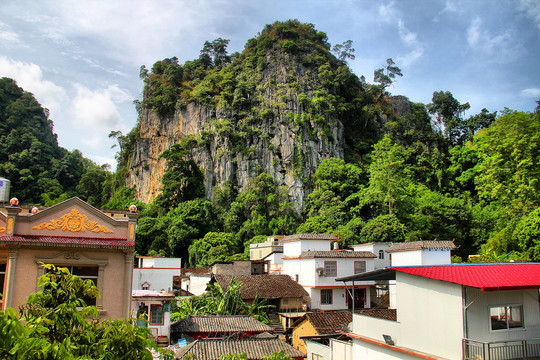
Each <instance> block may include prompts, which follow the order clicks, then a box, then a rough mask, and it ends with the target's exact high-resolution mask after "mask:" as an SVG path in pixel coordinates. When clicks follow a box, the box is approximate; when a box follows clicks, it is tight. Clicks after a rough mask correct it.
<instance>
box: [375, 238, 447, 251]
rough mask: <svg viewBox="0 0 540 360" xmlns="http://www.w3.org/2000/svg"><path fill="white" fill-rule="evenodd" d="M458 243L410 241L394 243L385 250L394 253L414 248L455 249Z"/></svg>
mask: <svg viewBox="0 0 540 360" xmlns="http://www.w3.org/2000/svg"><path fill="white" fill-rule="evenodd" d="M455 248H456V245H455V244H454V242H453V241H446V240H445V241H439V240H430V241H409V242H403V243H394V244H392V245H390V246H389V247H388V249H386V250H385V251H386V252H387V253H393V252H398V251H412V250H428V249H432V250H435V249H448V250H453V249H455Z"/></svg>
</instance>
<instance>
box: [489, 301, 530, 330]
mask: <svg viewBox="0 0 540 360" xmlns="http://www.w3.org/2000/svg"><path fill="white" fill-rule="evenodd" d="M489 316H490V319H491V330H509V329H515V328H522V327H523V306H522V305H511V306H494V307H490V308H489Z"/></svg>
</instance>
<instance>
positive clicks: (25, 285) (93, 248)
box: [0, 198, 138, 318]
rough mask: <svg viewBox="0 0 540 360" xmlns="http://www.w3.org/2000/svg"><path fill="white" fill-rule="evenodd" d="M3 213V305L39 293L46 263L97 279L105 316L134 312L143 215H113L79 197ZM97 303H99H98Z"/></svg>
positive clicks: (15, 304)
mask: <svg viewBox="0 0 540 360" xmlns="http://www.w3.org/2000/svg"><path fill="white" fill-rule="evenodd" d="M3 210H4V211H0V292H1V293H2V294H3V296H2V300H1V302H0V308H1V309H4V308H6V307H13V308H17V307H18V306H19V305H21V304H23V303H24V302H25V301H26V298H27V297H28V295H30V294H31V293H33V292H36V291H37V280H38V278H39V276H41V275H42V274H43V272H44V269H43V267H42V264H47V263H48V264H55V265H59V266H63V267H67V268H68V269H69V270H70V271H71V272H72V273H73V274H75V275H78V276H80V277H81V278H83V279H89V280H91V281H93V282H94V283H95V284H96V286H97V287H98V289H99V291H100V294H101V297H100V298H98V299H95V305H96V306H97V307H98V309H99V310H100V312H101V315H102V317H103V318H107V317H112V318H126V317H128V316H129V314H130V303H131V282H132V272H133V252H134V245H135V229H136V225H137V216H138V214H137V213H136V212H135V211H130V212H129V213H126V214H125V215H124V216H123V217H112V216H109V215H107V214H105V213H103V212H102V211H100V210H98V209H96V208H94V207H92V206H90V205H89V204H87V203H86V202H84V201H82V200H81V199H79V198H71V199H69V200H66V201H64V202H62V203H60V204H57V205H55V206H52V207H50V208H46V209H43V210H41V211H37V209H36V211H34V210H32V211H31V212H30V213H24V212H23V211H21V210H22V209H21V208H20V207H18V206H17V205H9V206H6V207H5V209H3ZM92 304H93V303H92Z"/></svg>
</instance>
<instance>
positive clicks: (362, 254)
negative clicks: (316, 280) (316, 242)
mask: <svg viewBox="0 0 540 360" xmlns="http://www.w3.org/2000/svg"><path fill="white" fill-rule="evenodd" d="M374 257H376V256H375V254H373V253H372V252H371V251H349V250H328V251H320V250H319V251H317V250H310V251H303V252H302V254H300V256H298V257H296V258H295V257H284V258H283V259H284V260H286V259H315V258H337V259H345V258H347V259H363V258H374Z"/></svg>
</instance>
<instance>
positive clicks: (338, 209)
mask: <svg viewBox="0 0 540 360" xmlns="http://www.w3.org/2000/svg"><path fill="white" fill-rule="evenodd" d="M227 44H228V41H227V40H224V39H221V38H219V39H216V40H214V41H213V42H206V43H205V45H204V48H203V50H202V51H201V56H200V57H199V58H198V59H196V60H193V61H188V62H186V63H185V64H183V65H181V64H179V63H178V61H177V59H176V58H173V59H165V60H162V61H158V62H157V63H156V64H154V66H153V67H152V70H151V71H148V70H146V68H144V67H143V68H142V69H141V77H142V78H143V79H144V82H145V90H144V94H145V98H144V100H143V101H142V106H143V107H144V108H146V109H148V110H149V111H153V112H155V113H156V114H158V115H159V116H165V117H167V116H172V114H173V113H174V112H175V111H177V110H179V109H182V108H184V107H186V106H187V105H188V104H190V103H199V104H204V105H205V106H209V107H211V108H214V109H216V111H218V112H221V113H227V114H233V115H232V116H230V115H229V116H228V117H225V118H221V119H219V120H218V119H208V125H209V126H208V127H207V128H206V130H205V131H203V132H201V133H200V134H199V135H190V136H188V137H186V138H185V139H184V140H183V141H182V142H181V144H179V145H178V147H177V148H173V149H171V150H169V152H167V153H166V154H165V156H166V157H171V155H172V153H171V151H173V152H176V154H177V155H175V156H177V157H178V156H181V157H182V159H184V160H183V161H192V160H193V157H192V156H193V155H194V154H195V153H196V151H197V149H203V148H205V147H206V146H208V144H209V142H208V141H209V139H212V138H214V137H219V138H228V139H230V142H231V143H232V144H233V148H232V149H233V151H234V152H235V153H237V154H248V155H249V154H250V153H251V152H252V151H253V149H252V147H253V146H254V144H255V143H256V144H257V146H258V147H266V148H267V149H268V151H270V152H272V151H274V150H273V146H274V145H273V144H271V143H269V141H268V140H267V139H268V138H267V137H265V132H264V131H263V132H260V131H259V127H260V126H262V124H264V123H265V122H270V123H271V124H272V122H273V123H274V124H276V125H277V122H282V121H283V120H284V119H285V120H286V121H287V122H288V123H289V124H292V125H293V126H295V127H296V129H297V130H296V131H297V134H298V138H297V141H296V143H295V145H294V149H293V155H292V159H291V165H290V166H291V167H290V169H289V170H290V171H293V172H294V174H295V177H296V178H298V179H301V180H302V182H303V184H304V186H306V188H307V189H309V193H308V194H307V197H306V199H305V200H306V201H305V202H304V203H303V204H302V206H301V209H302V211H301V212H300V213H297V211H295V207H294V205H293V203H292V202H291V198H290V194H288V192H287V189H286V188H284V187H281V186H280V185H279V183H278V181H277V179H276V178H273V177H272V176H271V175H270V174H267V173H265V172H264V171H262V170H261V171H259V172H258V176H256V177H253V178H251V180H250V181H249V184H248V186H247V187H245V188H244V189H238V186H237V184H236V183H230V182H226V183H222V184H219V185H217V186H216V187H215V191H214V194H213V201H212V203H207V205H206V206H208V207H207V208H206V210H205V211H204V212H199V213H198V214H199V215H197V216H200V217H199V218H198V220H196V221H193V220H192V221H189V220H188V217H186V216H185V215H180V214H179V217H178V216H177V217H176V219H175V220H173V219H171V218H170V217H171V214H173V213H175V212H176V211H177V210H179V209H181V208H182V207H184V206H186V205H187V204H189V203H192V202H193V201H195V200H194V199H192V198H190V199H188V201H185V202H182V201H181V195H180V194H182V192H185V190H184V189H187V186H189V187H192V188H193V189H195V188H197V185H196V182H198V183H199V185H198V186H199V187H201V186H202V184H203V181H204V179H203V178H198V180H196V178H195V177H193V175H192V174H194V173H195V172H194V171H195V170H193V169H192V170H190V171H189V172H186V170H185V168H184V170H178V171H175V170H174V166H175V165H174V161H169V168H168V171H167V172H166V173H165V175H164V177H163V179H164V190H166V191H165V192H164V194H168V195H167V198H168V200H167V201H168V204H169V205H167V206H164V205H161V206H159V204H163V195H162V196H160V197H158V199H156V201H155V202H154V204H152V206H151V207H150V208H149V210H148V211H150V212H153V214H154V215H153V216H154V217H150V218H151V219H153V220H152V221H149V222H151V223H152V224H154V225H150V223H148V228H147V227H146V225H147V223H146V222H145V219H146V218H145V214H143V217H142V219H141V222H142V223H143V224H144V225H145V226H144V227H142V226H141V227H140V230H139V233H140V235H142V236H143V238H144V241H145V243H146V248H147V249H152V250H153V251H156V252H159V251H161V253H162V254H175V255H181V256H184V257H187V255H188V254H189V259H190V262H191V265H193V266H197V265H200V266H203V265H204V266H208V265H209V264H210V263H211V262H212V261H215V260H227V259H233V258H239V257H242V256H247V251H245V249H243V247H244V246H245V247H246V249H247V247H248V246H249V244H250V243H252V242H258V241H262V240H264V238H265V237H264V236H266V235H272V234H291V233H295V232H327V233H334V234H336V235H337V236H338V237H339V238H340V239H341V242H342V243H343V244H342V245H347V244H353V243H359V242H368V241H406V240H420V239H425V240H427V239H441V240H442V239H444V240H454V241H455V242H456V245H458V246H459V248H458V250H457V251H456V254H457V255H459V256H461V257H462V258H466V256H467V255H470V254H474V253H481V254H483V256H484V257H483V258H484V260H489V261H498V260H500V259H502V258H503V257H504V258H505V259H507V260H509V259H523V260H540V258H539V257H538V253H540V251H538V249H537V248H540V245H538V241H536V240H535V234H538V231H539V230H538V221H536V219H535V218H534V216H533V215H534V214H536V213H537V212H538V205H539V199H538V193H539V192H538V190H539V189H538V186H539V181H540V180H539V178H540V176H539V173H538V169H539V168H540V167H539V166H538V158H539V157H538V151H539V150H538V143H539V141H538V134H539V133H540V132H539V131H538V130H539V129H538V124H539V116H540V115H539V114H540V112H539V111H537V112H536V113H534V114H527V113H519V112H514V111H510V110H505V111H503V112H502V114H501V115H497V113H496V112H494V113H490V112H489V111H488V110H486V109H483V110H482V112H481V113H480V114H477V115H474V116H470V117H469V118H465V117H464V111H465V110H467V109H468V108H469V104H468V103H463V104H462V103H460V102H459V101H458V100H457V99H455V98H454V96H453V95H452V93H450V92H448V91H446V92H445V91H434V93H433V99H432V103H430V104H427V105H425V104H415V103H411V102H409V101H408V99H407V98H405V97H403V96H391V95H390V94H389V93H388V91H387V89H388V88H389V86H390V85H391V84H392V82H393V81H396V78H397V77H399V76H402V75H403V74H402V73H401V70H400V69H399V67H398V66H397V65H396V64H395V63H394V62H393V61H392V59H388V60H387V61H386V64H385V65H384V66H383V67H381V68H380V69H376V70H375V71H374V79H375V83H374V84H369V83H368V82H366V80H365V78H364V77H363V76H362V77H360V78H358V77H357V76H356V75H354V74H353V73H351V71H350V69H349V67H348V66H347V63H346V61H345V60H347V59H354V55H352V54H353V52H354V48H352V43H351V42H344V43H343V44H338V45H335V46H334V47H333V49H332V51H331V45H330V44H329V43H328V41H327V37H326V34H324V33H323V32H320V31H317V30H316V29H315V28H314V26H313V25H311V24H302V23H300V22H298V21H297V20H290V21H286V22H276V23H274V24H272V25H267V26H266V27H265V28H264V29H263V31H261V33H260V34H259V35H258V36H257V37H256V38H252V39H249V40H248V41H247V44H246V46H245V48H244V50H243V51H242V53H235V54H232V55H228V53H227ZM268 94H270V96H269V95H268ZM294 102H296V103H298V104H299V107H298V108H295V107H294V106H291V104H293V103H294ZM336 121H337V122H339V123H341V124H342V125H343V136H344V150H345V152H344V158H343V159H337V158H329V159H324V160H322V161H321V162H320V163H319V166H318V169H317V171H316V172H314V173H313V174H312V175H309V176H307V177H306V173H305V172H304V169H305V166H306V154H305V151H306V148H305V147H303V141H304V140H305V139H319V140H320V139H326V141H327V142H328V143H332V142H334V141H336V140H339V139H333V138H332V134H331V131H330V129H331V127H332V124H333V123H334V122H336ZM254 139H258V142H257V141H254ZM250 144H251V145H250ZM222 153H223V152H222ZM237 156H238V155H237ZM173 158H174V157H173ZM233 161H235V160H234V159H233ZM274 161H275V160H274ZM186 164H187V163H186ZM192 165H194V163H190V166H192ZM190 174H191V175H190ZM173 178H174V179H175V180H174V182H171V181H170V180H169V179H173ZM194 181H195V183H194ZM171 186H172V188H171ZM174 188H176V189H177V195H171V194H174ZM189 194H191V195H193V194H195V192H193V191H190V192H189ZM201 197H202V195H201ZM175 198H176V199H179V200H180V202H176V203H175V202H174V201H175ZM158 200H159V201H158ZM204 201H208V200H204ZM170 204H179V205H174V206H170ZM175 206H178V208H176V209H175ZM152 209H155V210H152ZM160 211H161V212H163V211H165V212H166V214H163V213H162V214H161V215H158V214H159V213H160ZM182 214H183V213H182ZM209 214H212V215H211V216H209ZM161 219H169V220H167V221H168V222H169V223H171V222H174V221H178V223H179V224H185V225H182V227H184V228H185V229H187V228H191V229H192V230H190V231H187V230H184V231H182V232H181V233H182V234H192V235H191V236H189V235H185V236H181V237H180V238H179V237H178V234H179V233H178V231H177V230H175V226H168V227H167V226H165V227H164V226H162V225H159V224H161V221H162V220H161ZM188 224H189V225H188ZM197 224H199V225H197ZM210 224H211V225H210ZM209 225H210V226H209ZM143 229H144V230H143ZM158 229H161V230H158ZM186 231H187V232H186ZM209 231H211V232H210V233H209ZM152 233H155V234H157V233H161V234H163V235H160V236H162V237H159V236H158V237H155V239H156V240H154V241H153V242H152V243H150V242H151V241H152V238H151V237H150V236H147V235H146V234H152ZM196 233H198V234H200V235H195V234H196ZM193 236H195V237H193ZM159 238H163V239H165V238H167V239H168V240H167V241H164V240H163V241H162V242H160V243H159V244H162V245H163V246H157V244H158V242H156V241H158V240H157V239H159ZM171 239H178V241H171ZM197 239H198V240H197ZM160 241H161V240H160ZM186 250H187V251H186ZM508 253H511V254H510V255H507V254H508Z"/></svg>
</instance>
